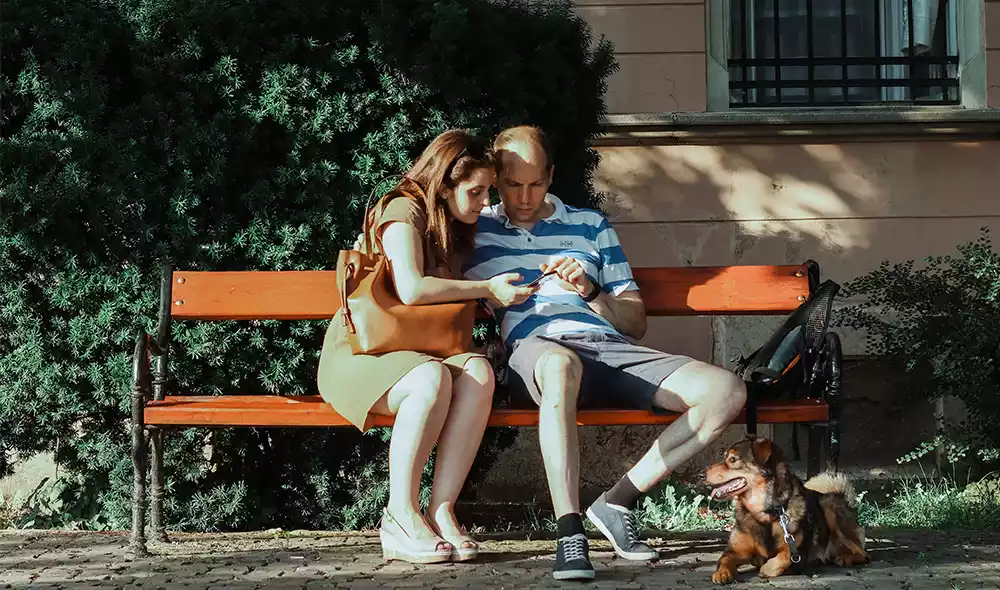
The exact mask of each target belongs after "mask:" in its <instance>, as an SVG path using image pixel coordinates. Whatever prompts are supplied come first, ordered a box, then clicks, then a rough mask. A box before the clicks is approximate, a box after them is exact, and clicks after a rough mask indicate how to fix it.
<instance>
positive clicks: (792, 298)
mask: <svg viewBox="0 0 1000 590" xmlns="http://www.w3.org/2000/svg"><path fill="white" fill-rule="evenodd" d="M632 271H633V273H634V275H635V279H636V282H637V283H638V284H639V290H640V291H639V292H640V293H641V294H642V298H643V300H644V301H645V303H646V312H647V314H648V315H650V316H692V315H736V314H739V315H748V314H762V315H772V314H784V313H788V312H791V311H794V310H795V308H797V307H798V306H799V305H800V304H801V303H802V302H803V301H805V300H806V298H808V296H809V293H810V286H809V267H808V265H806V264H800V265H783V266H718V267H710V266H693V267H674V268H633V269H632ZM170 299H171V301H170V314H171V316H172V317H174V318H175V319H200V320H264V319H278V320H310V319H329V318H331V317H333V315H334V314H335V313H336V312H337V309H338V308H339V307H340V298H339V297H338V296H337V284H336V273H335V272H334V271H329V270H323V271H243V272H205V271H174V272H173V275H172V280H171V296H170Z"/></svg>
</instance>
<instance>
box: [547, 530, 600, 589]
mask: <svg viewBox="0 0 1000 590" xmlns="http://www.w3.org/2000/svg"><path fill="white" fill-rule="evenodd" d="M552 577H553V578H555V579H557V580H593V579H594V566H593V565H591V564H590V543H589V542H587V537H586V535H581V534H579V533H577V534H575V535H572V536H569V537H560V539H559V542H558V545H557V546H556V564H555V565H554V566H553V567H552Z"/></svg>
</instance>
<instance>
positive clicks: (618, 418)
mask: <svg viewBox="0 0 1000 590" xmlns="http://www.w3.org/2000/svg"><path fill="white" fill-rule="evenodd" d="M678 417H679V414H675V413H669V414H653V413H650V412H647V411H643V410H580V411H579V412H578V413H577V423H578V424H580V425H581V426H598V425H601V426H616V425H629V424H635V425H640V424H670V423H671V422H673V421H674V420H676V419H677V418H678ZM828 419H829V408H828V406H827V405H826V404H825V403H823V402H821V401H818V400H802V399H800V400H782V401H770V400H769V401H760V402H758V404H757V422H758V423H761V424H787V423H797V422H825V421H827V420H828ZM145 422H146V424H155V425H172V426H275V427H278V426H284V427H333V426H350V423H349V422H347V420H345V419H344V418H343V417H342V416H341V415H340V414H337V413H336V412H335V411H334V410H333V408H332V407H330V405H329V404H327V403H326V402H325V401H323V398H321V397H320V396H318V395H305V396H279V395H220V396H211V395H210V396H201V395H178V396H168V397H167V398H166V399H164V400H163V401H151V402H149V403H148V404H147V405H146V409H145ZM392 422H393V419H392V417H389V416H380V417H378V418H376V421H375V423H376V425H378V426H391V425H392ZM745 422H746V418H745V416H744V414H742V413H741V414H740V416H739V417H737V419H736V420H735V423H739V424H743V423H745ZM489 424H490V426H535V425H537V424H538V410H532V409H524V410H522V409H497V410H494V411H493V414H492V415H491V416H490V422H489Z"/></svg>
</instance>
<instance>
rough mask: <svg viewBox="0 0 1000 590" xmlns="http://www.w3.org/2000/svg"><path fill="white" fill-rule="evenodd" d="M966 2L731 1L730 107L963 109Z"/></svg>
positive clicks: (864, 0) (927, 0)
mask: <svg viewBox="0 0 1000 590" xmlns="http://www.w3.org/2000/svg"><path fill="white" fill-rule="evenodd" d="M965 1H968V0H965ZM961 2H962V0H729V15H728V18H729V27H728V29H729V38H728V60H727V63H726V67H727V69H728V74H729V76H728V81H729V107H730V108H745V107H790V106H815V107H822V106H861V105H878V104H908V105H954V104H960V103H961V102H962V96H961V86H960V84H959V44H958V30H957V29H958V26H957V25H958V23H959V14H958V11H959V10H960V7H959V6H958V5H959V4H960V3H961Z"/></svg>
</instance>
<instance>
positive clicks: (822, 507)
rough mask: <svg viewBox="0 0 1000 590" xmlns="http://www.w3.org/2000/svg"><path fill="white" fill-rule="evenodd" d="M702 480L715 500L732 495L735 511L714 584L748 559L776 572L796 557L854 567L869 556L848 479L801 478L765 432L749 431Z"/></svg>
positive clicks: (726, 580)
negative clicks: (755, 432) (734, 523)
mask: <svg viewBox="0 0 1000 590" xmlns="http://www.w3.org/2000/svg"><path fill="white" fill-rule="evenodd" d="M705 481H706V482H708V484H709V485H711V486H713V489H712V498H713V499H716V500H733V501H734V504H735V512H736V514H735V517H736V525H735V527H734V528H733V532H732V533H731V534H730V536H729V546H728V547H727V548H726V551H725V552H724V553H723V554H722V557H721V558H719V563H718V567H717V568H716V570H715V574H714V575H713V576H712V581H713V582H715V583H716V584H726V583H729V582H732V581H733V579H734V575H735V574H736V570H737V569H738V568H739V567H740V566H741V565H743V564H747V563H751V564H753V565H754V566H756V567H758V568H760V575H761V576H762V577H765V578H775V577H777V576H780V575H781V574H783V573H784V572H785V571H786V570H787V569H788V568H789V567H791V566H792V564H793V563H795V564H798V563H803V564H809V565H815V564H823V563H835V564H837V565H839V566H853V565H861V564H864V563H868V562H869V561H870V559H871V558H870V557H869V556H868V552H867V551H865V531H864V529H863V528H861V526H859V525H858V513H857V498H856V496H855V494H854V488H853V487H852V486H851V484H850V482H849V481H848V480H847V479H846V478H845V477H844V476H842V475H836V474H831V473H824V474H821V475H818V476H816V477H813V478H812V479H810V480H809V481H807V482H805V483H802V480H800V479H799V478H798V477H796V476H795V474H794V473H792V470H791V469H790V468H789V466H788V464H787V463H786V462H785V460H784V458H783V456H782V453H781V450H780V449H779V448H778V447H777V445H775V444H774V443H772V442H771V441H770V440H768V439H766V438H759V437H756V436H753V435H748V436H747V437H746V438H745V439H744V440H742V441H740V442H738V443H736V444H734V445H733V446H732V447H730V448H729V450H727V451H726V453H725V455H724V457H723V460H722V462H721V463H717V464H715V465H712V466H711V467H709V468H708V469H707V470H706V472H705ZM786 539H791V540H792V543H791V544H789V543H788V541H787V540H786Z"/></svg>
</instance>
